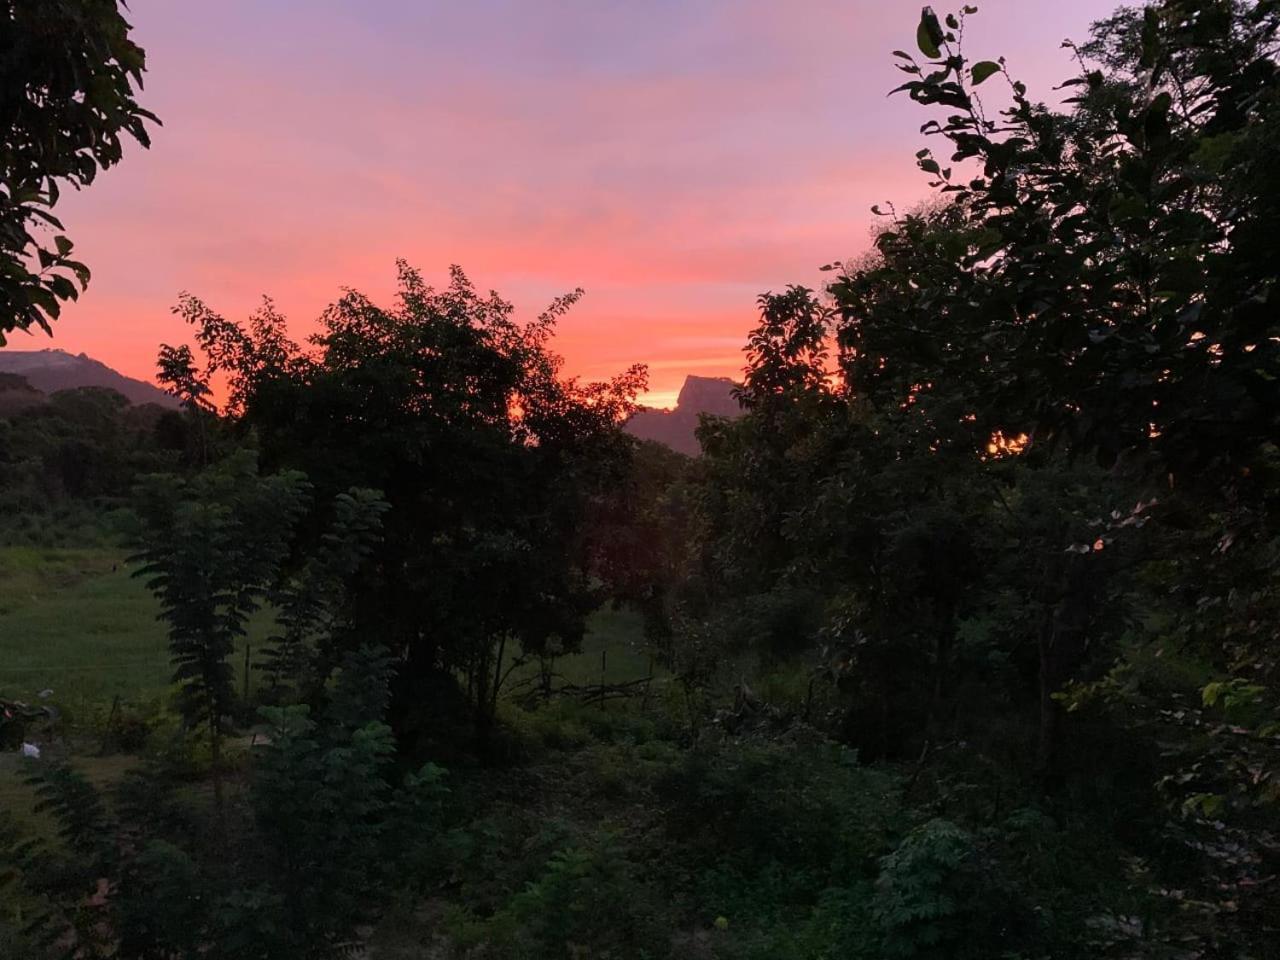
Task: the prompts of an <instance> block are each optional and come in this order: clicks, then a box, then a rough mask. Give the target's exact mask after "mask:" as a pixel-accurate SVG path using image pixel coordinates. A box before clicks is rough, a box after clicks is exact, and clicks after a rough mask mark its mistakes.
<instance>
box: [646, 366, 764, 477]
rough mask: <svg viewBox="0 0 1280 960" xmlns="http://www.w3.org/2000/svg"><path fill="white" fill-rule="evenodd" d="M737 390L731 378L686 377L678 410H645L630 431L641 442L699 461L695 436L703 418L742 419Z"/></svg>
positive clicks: (698, 448)
mask: <svg viewBox="0 0 1280 960" xmlns="http://www.w3.org/2000/svg"><path fill="white" fill-rule="evenodd" d="M737 386H738V385H737V384H736V383H734V382H733V381H732V380H730V379H729V378H728V377H685V380H684V386H682V387H681V388H680V395H679V396H678V397H677V398H676V405H675V408H674V409H672V410H655V409H653V408H652V407H641V408H640V409H639V410H638V411H637V412H636V414H635V416H633V417H632V418H631V419H630V420H628V421H627V425H626V431H627V432H628V433H630V434H631V435H632V436H634V437H639V438H640V439H641V440H654V441H656V442H658V443H663V444H666V445H667V446H668V447H670V448H671V449H672V450H677V451H679V452H680V453H684V454H688V455H689V456H691V457H696V456H698V455H699V454H700V453H702V449H701V448H700V447H699V446H698V438H697V436H696V434H695V433H694V431H695V430H697V428H698V416H699V414H703V413H708V414H711V415H713V416H717V417H737V416H741V414H742V408H741V407H740V406H739V405H738V401H737V398H735V397H734V395H733V391H734V389H735V388H737Z"/></svg>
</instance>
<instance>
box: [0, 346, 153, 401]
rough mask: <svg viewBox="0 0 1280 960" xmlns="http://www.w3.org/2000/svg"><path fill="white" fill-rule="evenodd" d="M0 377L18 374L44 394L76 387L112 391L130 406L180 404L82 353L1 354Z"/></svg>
mask: <svg viewBox="0 0 1280 960" xmlns="http://www.w3.org/2000/svg"><path fill="white" fill-rule="evenodd" d="M0 373H11V374H17V375H18V376H20V377H23V378H24V379H25V380H26V381H27V383H28V384H30V385H31V386H32V387H33V388H34V389H36V390H39V391H40V392H41V393H46V394H48V393H56V392H57V391H59V390H71V389H74V388H76V387H109V388H111V389H112V390H115V391H117V392H119V393H121V394H123V395H124V396H125V397H127V398H128V400H129V402H130V403H133V404H144V403H155V404H159V405H161V406H164V407H177V405H178V402H177V401H176V400H175V399H174V398H173V397H171V396H169V394H167V393H165V392H164V391H163V390H161V389H160V388H159V387H157V386H155V385H154V384H150V383H147V382H145V381H143V380H135V379H134V378H133V377H126V376H125V375H124V374H122V373H119V372H117V371H115V370H112V369H111V368H110V367H108V366H107V365H106V364H104V363H100V362H99V361H97V360H94V359H93V358H92V357H89V356H86V355H85V354H83V353H81V354H79V355H76V354H71V353H67V352H66V351H65V350H0Z"/></svg>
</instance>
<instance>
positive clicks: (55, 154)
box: [0, 0, 158, 345]
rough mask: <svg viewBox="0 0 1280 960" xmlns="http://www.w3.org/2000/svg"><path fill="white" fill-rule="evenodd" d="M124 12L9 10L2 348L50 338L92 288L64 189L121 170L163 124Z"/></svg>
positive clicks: (1, 101) (88, 5) (0, 244)
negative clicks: (65, 217)
mask: <svg viewBox="0 0 1280 960" xmlns="http://www.w3.org/2000/svg"><path fill="white" fill-rule="evenodd" d="M120 6H121V4H118V3H117V0H5V2H4V3H0V345H3V344H4V342H5V341H4V335H5V334H6V333H7V332H9V331H11V330H15V329H16V330H27V329H30V328H31V327H33V326H34V327H40V328H42V329H43V330H44V331H45V332H46V333H51V332H52V329H51V327H50V323H51V322H52V321H53V320H56V319H57V317H58V314H59V312H60V311H61V305H62V302H63V301H66V300H74V299H75V298H76V297H77V296H78V294H79V291H80V290H83V289H84V288H85V286H87V285H88V283H89V270H88V268H86V267H85V266H84V264H82V263H79V262H77V261H75V260H73V259H72V258H71V252H72V244H71V241H70V240H69V239H67V237H65V236H64V235H62V233H61V232H60V231H61V230H62V224H61V223H60V222H59V221H58V219H57V218H56V217H55V216H54V214H53V208H54V206H55V205H56V204H57V202H58V196H59V192H60V190H61V188H62V187H63V186H65V185H67V184H70V185H71V186H73V187H75V188H77V189H78V188H80V187H84V186H88V185H89V184H91V183H92V182H93V180H94V177H95V176H97V174H98V171H100V170H104V169H106V168H107V167H111V166H114V165H115V164H116V163H119V162H120V159H121V157H122V156H123V154H124V139H125V138H126V137H132V138H133V139H135V140H137V141H138V142H139V143H141V144H142V145H143V146H144V147H145V146H148V145H149V144H150V137H149V135H148V133H147V128H146V123H145V121H147V120H150V121H153V122H158V121H157V120H156V118H155V116H154V115H152V114H151V113H149V112H148V111H146V110H144V109H143V108H142V107H140V106H139V105H138V103H137V101H136V100H135V99H134V97H135V87H136V88H137V89H141V87H142V73H143V70H144V69H145V65H146V59H145V56H144V53H143V51H142V49H141V48H140V47H139V46H137V44H135V43H134V42H133V41H132V40H131V39H129V30H130V26H129V23H128V22H127V21H126V20H125V19H124V17H123V16H122V15H121V13H120ZM50 233H52V235H51V236H50V235H49V234H50Z"/></svg>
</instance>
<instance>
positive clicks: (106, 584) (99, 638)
mask: <svg viewBox="0 0 1280 960" xmlns="http://www.w3.org/2000/svg"><path fill="white" fill-rule="evenodd" d="M134 569H135V568H134V567H133V566H131V565H130V564H128V563H126V562H125V554H124V553H123V552H121V551H115V550H110V549H46V548H40V547H2V548H0V694H3V695H5V696H10V697H15V698H18V699H31V698H34V696H35V694H36V693H37V692H38V691H40V690H44V689H52V690H53V692H54V693H53V699H54V700H55V701H56V702H58V703H60V704H63V705H65V706H66V707H68V708H70V709H72V710H76V709H81V708H84V707H87V706H90V705H92V704H101V703H110V701H111V700H112V698H113V697H115V696H120V697H121V698H123V699H130V700H132V699H137V698H146V697H150V696H154V695H156V694H158V693H160V692H162V691H163V690H164V689H165V687H166V686H167V685H168V682H169V673H170V671H169V664H168V657H167V653H166V649H165V633H164V626H163V624H161V623H159V622H158V621H157V620H156V613H157V609H158V608H157V606H156V602H155V600H154V599H153V598H152V596H151V594H150V593H148V592H147V589H146V587H145V586H144V585H143V583H142V582H141V581H139V580H137V579H135V578H133V577H132V573H133V571H134Z"/></svg>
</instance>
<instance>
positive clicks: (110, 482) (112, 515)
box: [0, 374, 191, 546]
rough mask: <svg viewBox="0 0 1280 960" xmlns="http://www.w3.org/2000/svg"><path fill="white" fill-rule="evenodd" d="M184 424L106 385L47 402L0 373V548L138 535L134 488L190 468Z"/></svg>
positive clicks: (70, 392)
mask: <svg viewBox="0 0 1280 960" xmlns="http://www.w3.org/2000/svg"><path fill="white" fill-rule="evenodd" d="M187 429H188V427H187V424H186V423H185V422H184V420H183V418H182V417H181V416H180V415H178V414H177V413H175V412H174V411H172V410H166V409H164V408H162V407H159V406H156V405H154V404H143V405H141V406H132V405H130V404H129V402H128V400H127V399H125V397H124V396H122V395H121V394H119V393H117V392H116V391H114V390H110V389H107V388H103V387H83V388H79V389H75V390H60V391H57V392H55V393H53V394H51V395H49V396H46V395H44V394H42V393H40V392H39V391H37V390H33V389H32V388H31V387H30V385H29V384H28V383H27V382H26V380H25V379H24V378H23V377H21V376H18V375H16V374H0V497H3V499H4V503H5V509H4V510H3V511H0V543H5V544H35V545H41V546H52V545H58V544H76V545H81V546H83V545H86V544H94V543H99V542H110V541H113V540H115V541H119V540H121V539H122V538H126V537H128V536H129V535H130V533H131V532H132V533H136V529H137V528H136V524H135V523H133V522H132V518H131V516H130V508H131V506H132V497H133V488H134V484H135V483H136V482H137V480H138V479H139V478H140V477H141V476H143V475H145V474H148V473H157V472H163V471H171V470H177V469H184V468H186V467H187V466H190V465H191V464H190V459H189V456H188V447H189V438H188V437H187V435H186V432H187Z"/></svg>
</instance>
